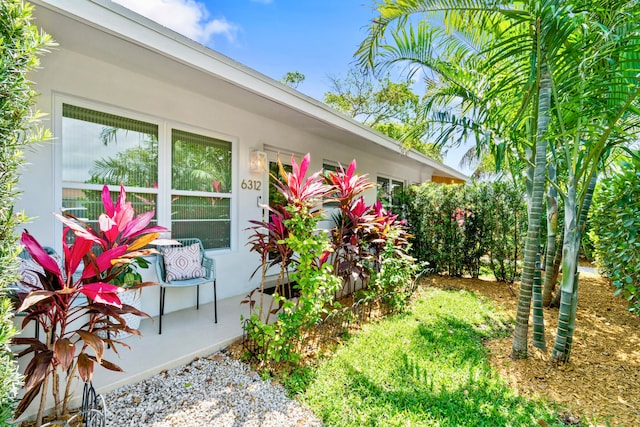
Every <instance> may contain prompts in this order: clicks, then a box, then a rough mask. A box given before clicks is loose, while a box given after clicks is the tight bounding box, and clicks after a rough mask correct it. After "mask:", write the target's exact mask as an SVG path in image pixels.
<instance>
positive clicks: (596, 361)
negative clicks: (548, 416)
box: [425, 273, 640, 426]
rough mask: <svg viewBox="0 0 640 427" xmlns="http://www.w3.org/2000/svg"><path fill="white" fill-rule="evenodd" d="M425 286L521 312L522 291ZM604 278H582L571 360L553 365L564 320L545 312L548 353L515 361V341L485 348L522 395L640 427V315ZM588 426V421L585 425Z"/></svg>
mask: <svg viewBox="0 0 640 427" xmlns="http://www.w3.org/2000/svg"><path fill="white" fill-rule="evenodd" d="M425 281H426V282H425V283H428V284H429V285H432V286H437V287H441V288H449V289H467V290H472V291H474V292H476V293H477V294H480V295H483V296H485V297H487V298H489V299H491V300H493V301H495V302H497V303H498V304H500V305H501V306H502V307H504V309H505V310H506V312H507V313H509V314H510V315H511V316H514V315H515V312H516V304H517V293H518V286H517V284H515V285H509V284H505V283H497V282H492V281H486V280H477V279H459V278H448V277H436V276H433V277H430V278H427V279H425ZM614 290H615V289H614V288H613V286H612V285H611V284H610V283H609V282H608V281H607V280H606V279H603V278H602V277H600V276H599V275H597V274H590V273H580V288H579V298H580V302H579V304H578V312H577V320H576V325H577V326H576V333H575V335H574V345H573V350H572V353H571V360H570V362H569V363H567V364H566V365H563V366H559V367H553V366H552V365H551V364H550V363H549V359H550V351H551V348H552V346H553V340H554V339H555V325H556V324H557V320H558V312H557V310H556V309H551V310H549V309H545V324H546V327H547V348H548V352H547V353H544V352H541V351H539V350H537V349H534V348H533V347H530V349H529V353H530V357H529V358H528V359H526V360H512V359H511V357H510V355H511V344H512V339H511V337H508V338H502V339H496V340H491V341H488V342H486V343H485V345H486V347H487V348H488V349H489V350H490V352H491V363H492V365H493V366H494V367H495V368H496V369H497V370H498V371H499V372H500V374H501V376H503V377H504V378H505V379H506V380H508V381H509V383H510V385H511V387H512V388H513V389H514V390H516V391H517V392H518V393H519V394H521V395H524V396H527V397H532V398H539V397H543V398H546V399H548V400H550V401H553V402H556V403H558V404H560V405H562V406H564V407H566V408H567V409H568V410H569V411H570V412H571V413H573V414H576V415H581V416H583V417H586V418H588V419H589V420H590V421H591V423H592V424H593V425H605V424H606V423H607V422H608V423H609V425H611V426H621V425H623V426H637V425H640V317H638V316H636V315H634V314H632V313H630V312H629V311H627V310H626V306H625V301H624V300H623V299H620V298H616V297H614V296H613V291H614ZM583 425H587V424H583Z"/></svg>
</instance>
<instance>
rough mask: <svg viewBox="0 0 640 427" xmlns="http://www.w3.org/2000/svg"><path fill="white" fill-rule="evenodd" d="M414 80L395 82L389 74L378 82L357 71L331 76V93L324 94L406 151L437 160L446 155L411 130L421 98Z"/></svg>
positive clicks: (334, 106)
mask: <svg viewBox="0 0 640 427" xmlns="http://www.w3.org/2000/svg"><path fill="white" fill-rule="evenodd" d="M412 83H413V82H412V81H411V80H406V81H401V82H394V81H392V80H391V77H390V76H389V75H386V76H384V77H381V78H380V79H374V78H372V77H371V76H370V75H367V74H366V73H364V72H362V70H360V69H357V68H353V69H351V70H349V72H348V73H347V76H346V77H345V78H339V77H330V84H331V90H330V91H329V92H326V93H325V94H324V102H325V104H327V105H329V106H330V107H333V108H335V109H336V110H338V111H340V112H342V113H344V114H346V115H348V116H350V117H353V118H354V119H356V120H358V121H360V122H362V123H364V124H365V125H367V126H369V127H372V128H373V129H375V130H377V131H378V132H381V133H383V134H385V135H387V136H389V137H391V138H393V139H395V140H397V141H401V142H402V145H403V146H404V148H405V149H411V148H413V149H415V150H417V151H420V152H422V153H424V154H426V155H428V156H430V157H432V158H434V159H438V160H442V153H441V152H440V150H439V149H438V147H436V146H435V145H434V144H432V143H430V142H429V141H427V140H426V139H421V138H415V137H413V135H412V134H411V132H410V130H411V129H412V128H413V126H415V125H416V123H417V122H416V120H417V118H418V113H419V110H420V98H419V96H418V95H417V94H416V93H415V92H414V91H413V89H412V87H411V86H412Z"/></svg>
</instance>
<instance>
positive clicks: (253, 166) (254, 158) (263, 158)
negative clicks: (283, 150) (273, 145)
mask: <svg viewBox="0 0 640 427" xmlns="http://www.w3.org/2000/svg"><path fill="white" fill-rule="evenodd" d="M266 166H267V153H265V152H264V151H258V150H251V154H250V156H249V169H250V170H251V172H263V171H265V170H266Z"/></svg>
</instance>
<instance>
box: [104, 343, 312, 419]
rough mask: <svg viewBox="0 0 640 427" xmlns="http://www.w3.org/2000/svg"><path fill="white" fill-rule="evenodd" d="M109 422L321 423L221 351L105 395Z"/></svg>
mask: <svg viewBox="0 0 640 427" xmlns="http://www.w3.org/2000/svg"><path fill="white" fill-rule="evenodd" d="M105 400H106V403H107V426H109V427H112V426H113V427H115V426H117V427H126V426H130V427H138V426H153V427H168V426H172V427H173V426H180V427H189V426H198V427H205V426H233V427H239V426H243V427H244V426H246V427H252V426H264V427H269V426H274V427H275V426H309V427H311V426H322V423H321V422H320V420H319V419H318V418H317V417H316V416H315V415H314V414H313V413H312V412H311V411H310V410H309V409H308V408H305V407H303V406H301V405H300V404H299V403H298V402H296V401H294V400H291V399H289V398H288V397H287V396H286V393H285V389H284V388H283V387H282V386H281V385H280V384H277V383H275V382H269V381H263V380H261V379H260V377H259V375H258V374H257V373H255V372H253V371H251V369H250V368H249V367H248V366H247V365H245V364H244V363H242V362H239V361H237V360H234V359H231V358H229V357H227V356H225V355H224V354H222V353H215V354H213V355H211V356H209V357H206V358H200V359H196V360H194V361H193V362H191V363H190V364H188V365H185V366H181V367H179V368H175V369H171V370H168V371H163V372H161V373H159V374H158V375H155V376H153V377H151V378H148V379H146V380H144V381H141V382H139V383H137V384H130V385H126V386H123V387H120V388H118V389H115V390H113V391H111V392H109V393H107V394H106V395H105Z"/></svg>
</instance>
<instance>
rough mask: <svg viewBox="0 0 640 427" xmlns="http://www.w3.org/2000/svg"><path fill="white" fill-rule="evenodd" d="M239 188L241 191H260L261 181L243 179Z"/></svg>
mask: <svg viewBox="0 0 640 427" xmlns="http://www.w3.org/2000/svg"><path fill="white" fill-rule="evenodd" d="M240 188H242V189H243V190H255V191H260V190H262V181H259V180H257V179H243V180H242V182H241V183H240Z"/></svg>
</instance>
